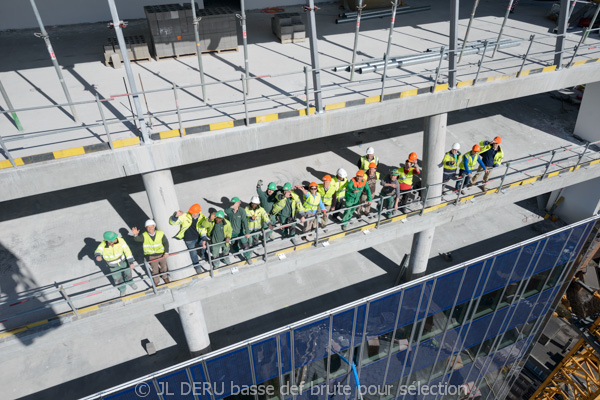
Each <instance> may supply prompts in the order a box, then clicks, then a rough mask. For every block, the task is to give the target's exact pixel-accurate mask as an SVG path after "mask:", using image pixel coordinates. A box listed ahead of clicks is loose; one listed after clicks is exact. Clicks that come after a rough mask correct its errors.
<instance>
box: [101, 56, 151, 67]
mask: <svg viewBox="0 0 600 400" xmlns="http://www.w3.org/2000/svg"><path fill="white" fill-rule="evenodd" d="M129 61H130V62H147V61H152V57H147V58H130V59H129ZM121 64H123V60H121ZM104 65H106V66H107V67H108V66H109V65H110V66H112V65H113V63H112V61H110V59H109V60H106V59H105V60H104Z"/></svg>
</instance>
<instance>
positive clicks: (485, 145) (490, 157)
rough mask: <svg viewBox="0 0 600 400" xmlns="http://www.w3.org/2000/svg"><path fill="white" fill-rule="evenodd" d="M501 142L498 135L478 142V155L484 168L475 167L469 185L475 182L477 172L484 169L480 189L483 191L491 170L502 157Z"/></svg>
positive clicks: (498, 164)
mask: <svg viewBox="0 0 600 400" xmlns="http://www.w3.org/2000/svg"><path fill="white" fill-rule="evenodd" d="M501 142H502V138H501V137H500V136H496V137H495V138H494V139H493V140H482V141H481V142H479V147H480V148H481V152H479V156H480V157H481V161H483V163H484V164H485V168H481V166H479V168H477V173H476V174H475V175H473V178H472V179H471V183H470V185H469V186H473V185H475V184H476V183H477V178H478V177H479V173H480V172H481V171H483V170H484V169H485V172H484V173H483V180H482V181H481V183H483V185H482V186H481V190H483V191H484V192H485V189H486V183H487V181H488V180H489V178H490V174H491V173H492V170H493V169H494V168H496V167H499V166H500V164H502V160H503V159H504V152H503V151H502V147H500V143H501Z"/></svg>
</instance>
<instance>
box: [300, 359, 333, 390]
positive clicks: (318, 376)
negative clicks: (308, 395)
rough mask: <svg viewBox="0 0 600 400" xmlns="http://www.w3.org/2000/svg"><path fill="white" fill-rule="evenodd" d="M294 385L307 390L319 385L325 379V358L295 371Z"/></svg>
mask: <svg viewBox="0 0 600 400" xmlns="http://www.w3.org/2000/svg"><path fill="white" fill-rule="evenodd" d="M295 376H296V382H295V383H294V385H296V386H300V385H302V386H303V388H306V389H309V388H311V387H313V386H317V385H320V384H321V383H323V382H325V380H326V379H327V358H323V359H321V360H318V361H315V362H312V363H310V364H306V365H304V366H302V367H299V368H297V369H296V373H295Z"/></svg>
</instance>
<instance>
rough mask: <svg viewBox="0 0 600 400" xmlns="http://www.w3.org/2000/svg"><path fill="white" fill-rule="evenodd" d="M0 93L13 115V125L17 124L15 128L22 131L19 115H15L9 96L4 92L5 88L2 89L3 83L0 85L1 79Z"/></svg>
mask: <svg viewBox="0 0 600 400" xmlns="http://www.w3.org/2000/svg"><path fill="white" fill-rule="evenodd" d="M0 93H2V97H3V98H4V101H5V102H6V106H7V107H8V111H10V113H11V115H12V117H13V121H14V122H15V125H16V126H17V129H18V130H19V131H21V132H22V131H23V127H22V126H21V121H19V117H17V113H16V112H15V111H14V108H13V105H12V103H11V102H10V98H9V97H8V94H7V93H6V90H4V85H2V81H0Z"/></svg>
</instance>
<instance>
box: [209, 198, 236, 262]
mask: <svg viewBox="0 0 600 400" xmlns="http://www.w3.org/2000/svg"><path fill="white" fill-rule="evenodd" d="M204 226H205V227H206V230H207V234H208V236H209V237H210V241H211V243H212V246H211V247H212V248H211V255H212V258H213V262H212V264H213V266H214V267H215V268H218V267H219V266H220V265H221V261H219V260H216V258H219V257H221V256H222V257H225V258H224V259H223V264H225V265H227V264H229V257H228V256H229V247H230V243H231V235H232V232H233V230H232V228H231V223H230V222H229V221H227V220H226V219H225V213H224V212H223V211H222V210H219V211H213V212H212V213H211V214H210V216H209V217H208V219H207V220H206V221H205V222H204ZM223 242H225V243H223ZM221 253H222V255H221Z"/></svg>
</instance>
